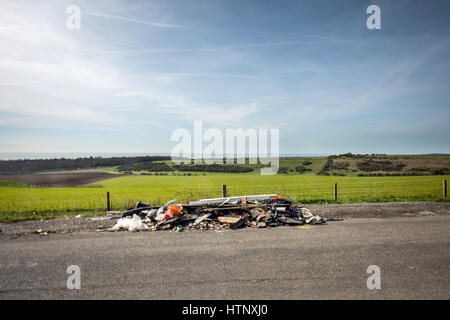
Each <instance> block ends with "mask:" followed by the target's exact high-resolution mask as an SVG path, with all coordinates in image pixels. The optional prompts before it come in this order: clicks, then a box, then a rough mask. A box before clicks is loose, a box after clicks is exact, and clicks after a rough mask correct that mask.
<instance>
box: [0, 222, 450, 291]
mask: <svg viewBox="0 0 450 320" xmlns="http://www.w3.org/2000/svg"><path fill="white" fill-rule="evenodd" d="M449 243H450V216H447V215H446V216H428V217H398V218H355V219H346V220H345V221H335V222H328V224H326V225H313V226H309V225H305V226H298V227H293V226H291V227H278V228H273V229H251V228H247V229H241V230H226V231H222V232H218V231H189V232H181V233H177V232H168V231H167V232H140V233H130V232H127V231H123V232H117V233H95V232H84V233H83V232H81V233H71V234H57V233H55V234H49V235H48V236H39V235H35V234H33V235H27V236H22V237H17V238H14V237H13V238H7V237H3V238H2V239H1V246H0V299H449V298H450V281H449V280H450V274H449V266H450V250H449V249H450V248H449ZM70 265H76V266H79V268H80V274H81V278H80V284H81V288H80V289H68V288H67V279H68V277H70V276H71V274H69V273H67V268H68V267H69V266H70ZM370 265H377V266H379V268H380V272H381V275H380V279H381V289H373V290H369V289H368V288H367V279H368V277H370V276H371V274H368V273H367V268H368V267H369V266H370Z"/></svg>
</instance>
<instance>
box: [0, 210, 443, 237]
mask: <svg viewBox="0 0 450 320" xmlns="http://www.w3.org/2000/svg"><path fill="white" fill-rule="evenodd" d="M305 207H307V208H308V209H310V210H311V213H313V214H314V215H319V216H322V217H325V218H337V217H340V218H344V219H349V218H350V219H351V218H392V217H423V216H442V215H450V202H389V203H357V204H326V205H306V206H305ZM116 222H117V218H113V219H111V220H88V219H86V218H57V219H52V220H42V221H21V222H3V223H0V239H1V238H3V237H6V238H16V237H19V236H22V235H27V234H36V233H43V234H46V235H47V236H48V235H51V234H52V233H79V232H95V230H97V229H102V228H103V229H104V228H110V227H112V226H113V225H114V224H115V223H116ZM330 223H331V222H330ZM339 223H341V222H339ZM343 223H345V220H344V222H343ZM38 230H40V232H38Z"/></svg>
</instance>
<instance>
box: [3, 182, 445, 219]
mask: <svg viewBox="0 0 450 320" xmlns="http://www.w3.org/2000/svg"><path fill="white" fill-rule="evenodd" d="M449 177H450V176H448V175H447V176H442V175H441V176H409V177H335V176H310V175H274V176H260V175H249V174H222V175H206V176H201V175H199V176H129V177H120V178H113V179H109V180H104V181H100V182H99V183H98V184H99V185H101V186H102V187H101V188H27V187H21V186H15V185H11V184H9V185H8V184H4V185H0V219H1V220H10V219H12V220H15V219H30V218H35V219H37V218H39V219H40V218H41V217H44V218H46V217H52V216H60V215H62V216H64V215H74V214H78V213H83V214H85V215H93V214H98V212H100V211H103V212H104V211H106V192H107V191H109V192H110V194H111V206H112V210H123V209H125V208H128V207H130V206H132V205H133V204H134V203H135V202H136V201H138V200H141V201H144V202H147V203H150V204H155V205H158V204H161V203H164V202H165V201H168V200H171V199H178V200H179V201H180V202H187V201H189V200H197V199H200V198H207V197H220V196H221V186H222V184H226V185H227V191H228V195H229V196H237V195H251V194H265V193H277V194H281V195H283V196H285V197H286V198H288V199H290V200H293V201H295V202H297V203H336V202H335V201H334V199H333V197H334V189H333V188H334V187H333V186H334V182H337V183H338V201H337V203H344V202H345V203H352V202H384V201H448V200H447V199H448V198H445V199H444V198H443V194H442V188H443V187H442V186H443V182H442V181H443V180H444V179H446V180H449ZM33 213H34V214H33Z"/></svg>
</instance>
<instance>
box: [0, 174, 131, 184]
mask: <svg viewBox="0 0 450 320" xmlns="http://www.w3.org/2000/svg"><path fill="white" fill-rule="evenodd" d="M122 176H126V175H124V174H113V173H108V172H74V173H45V174H18V175H0V180H11V181H17V182H21V183H26V184H31V185H48V186H51V185H68V186H71V185H84V184H89V183H94V182H97V181H101V180H106V179H110V178H117V177H122Z"/></svg>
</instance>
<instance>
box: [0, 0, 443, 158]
mask: <svg viewBox="0 0 450 320" xmlns="http://www.w3.org/2000/svg"><path fill="white" fill-rule="evenodd" d="M371 4H375V5H378V6H379V7H380V9H381V29H379V30H369V29H368V28H367V26H366V19H367V18H368V17H369V15H370V14H367V13H366V9H367V7H368V6H369V5H371ZM70 5H76V6H78V7H79V8H80V12H81V20H80V28H79V29H69V28H68V27H67V20H68V18H69V17H70V13H67V7H68V6H70ZM449 17H450V1H440V0H430V1H425V0H424V1H401V0H396V1H376V0H370V1H364V0H355V1H350V0H342V1H332V0H327V1H325V0H316V1H300V0H295V1H294V0H293V1H290V0H282V1H279V0H274V1H264V0H246V1H242V0H240V1H235V0H189V1H188V0H180V1H176V0H164V1H162V0H161V1H113V0H98V1H76V0H73V1H64V0H55V1H51V0H43V1H33V2H30V1H24V0H14V1H5V0H0V152H21V153H36V152H62V153H64V152H67V153H74V152H80V153H96V154H98V153H121V152H123V153H152V154H155V153H161V154H162V153H169V152H170V150H171V149H172V148H173V146H174V145H175V144H176V142H174V141H171V134H172V132H173V131H174V130H175V129H178V128H185V129H187V130H189V131H191V132H193V126H194V120H201V121H203V127H204V128H205V129H207V128H216V129H219V130H221V131H223V132H224V130H226V129H231V128H242V129H247V128H255V129H258V128H260V129H279V139H280V151H279V152H280V154H338V153H345V152H353V153H388V154H424V153H450V125H449V119H450V19H449Z"/></svg>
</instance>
